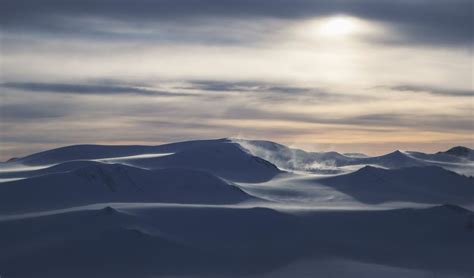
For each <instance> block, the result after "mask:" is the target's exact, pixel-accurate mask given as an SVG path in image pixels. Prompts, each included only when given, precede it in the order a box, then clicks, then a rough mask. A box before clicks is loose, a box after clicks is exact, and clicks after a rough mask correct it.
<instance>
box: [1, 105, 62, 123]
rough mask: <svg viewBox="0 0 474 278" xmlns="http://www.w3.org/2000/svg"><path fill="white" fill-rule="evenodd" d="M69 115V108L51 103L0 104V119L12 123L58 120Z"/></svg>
mask: <svg viewBox="0 0 474 278" xmlns="http://www.w3.org/2000/svg"><path fill="white" fill-rule="evenodd" d="M69 114H70V107H68V106H66V105H63V104H61V105H60V106H56V105H52V104H51V103H34V104H26V103H16V104H1V105H0V119H2V120H6V121H13V122H16V123H18V122H24V121H41V120H45V119H52V118H60V117H64V116H67V115H69Z"/></svg>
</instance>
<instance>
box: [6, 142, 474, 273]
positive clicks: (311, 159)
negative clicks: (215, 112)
mask: <svg viewBox="0 0 474 278" xmlns="http://www.w3.org/2000/svg"><path fill="white" fill-rule="evenodd" d="M473 167H474V164H473V160H472V150H470V149H468V148H464V147H455V148H453V149H450V150H448V151H446V152H439V153H435V154H424V153H421V152H413V151H410V152H408V151H395V152H392V153H389V154H386V155H381V156H375V157H369V156H366V155H363V154H346V155H344V154H340V153H337V152H306V151H304V150H300V149H294V148H290V147H287V146H284V145H281V144H278V143H274V142H270V141H259V140H243V139H217V140H200V141H188V142H179V143H172V144H166V145H160V146H101V145H76V146H68V147H63V148H58V149H54V150H49V151H44V152H40V153H36V154H32V155H29V156H26V157H23V158H16V159H12V160H9V161H7V162H3V163H0V275H2V277H3V276H5V277H91V276H95V277H314V276H318V277H354V275H356V276H361V277H386V275H387V273H390V275H391V277H420V278H421V277H433V275H438V276H437V277H469V276H470V275H472V273H474V267H473V264H472V261H473V258H474V237H473V232H474V213H473V212H472V211H471V210H472V209H473V208H474V178H472V176H473V175H474V171H473V169H474V168H473ZM387 250H390V252H387ZM308 275H309V276H308ZM435 277H436V276H435Z"/></svg>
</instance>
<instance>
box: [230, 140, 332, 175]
mask: <svg viewBox="0 0 474 278" xmlns="http://www.w3.org/2000/svg"><path fill="white" fill-rule="evenodd" d="M230 140H231V141H232V142H234V143H237V144H239V145H240V146H241V147H242V148H244V149H245V150H246V151H247V152H249V153H250V154H252V155H254V156H258V157H260V158H263V159H265V160H267V161H269V162H271V163H273V164H275V165H276V166H277V167H278V168H280V169H282V170H287V171H303V172H313V173H320V174H325V173H327V174H334V173H338V172H340V169H338V168H337V159H336V158H333V157H332V155H331V153H308V152H305V151H303V150H299V149H292V148H288V147H286V146H284V145H280V144H277V143H274V142H270V141H259V140H246V139H242V138H230ZM334 155H335V156H339V154H337V153H334Z"/></svg>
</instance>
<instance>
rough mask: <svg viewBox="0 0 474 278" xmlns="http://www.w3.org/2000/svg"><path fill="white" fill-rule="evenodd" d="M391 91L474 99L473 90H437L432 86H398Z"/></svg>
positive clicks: (437, 88)
mask: <svg viewBox="0 0 474 278" xmlns="http://www.w3.org/2000/svg"><path fill="white" fill-rule="evenodd" d="M390 89H392V90H396V91H402V92H413V93H428V94H431V95H436V96H448V97H474V90H457V89H449V88H439V87H432V86H418V85H398V86H393V87H390Z"/></svg>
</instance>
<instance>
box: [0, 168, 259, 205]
mask: <svg viewBox="0 0 474 278" xmlns="http://www.w3.org/2000/svg"><path fill="white" fill-rule="evenodd" d="M61 166H65V165H58V166H54V167H55V168H56V170H59V169H61V170H63V169H62V168H66V169H67V168H69V167H61ZM66 166H71V164H67V165H66ZM72 166H76V167H77V168H74V169H73V170H71V171H65V172H57V173H52V174H45V175H41V176H37V177H32V178H28V179H22V180H17V181H11V182H5V183H2V184H1V186H0V211H1V212H2V213H7V212H8V213H11V212H27V211H39V210H40V211H41V210H49V209H59V208H65V207H71V206H80V205H87V204H94V203H107V202H163V203H199V204H230V203H238V202H242V201H250V200H256V198H253V197H252V196H250V195H248V194H246V193H245V192H243V191H242V190H241V189H239V188H238V187H236V186H234V185H232V184H229V183H227V182H226V181H224V180H222V179H220V178H218V177H216V176H214V175H212V174H210V173H207V172H203V171H199V170H190V169H178V168H166V169H157V170H145V169H140V168H135V167H130V166H125V165H120V164H104V163H99V162H90V161H83V162H80V163H78V162H75V163H73V165H72ZM78 166H80V167H78ZM58 168H59V169H58Z"/></svg>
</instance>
